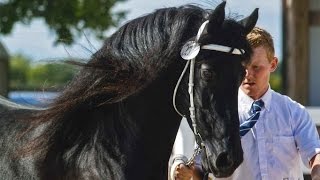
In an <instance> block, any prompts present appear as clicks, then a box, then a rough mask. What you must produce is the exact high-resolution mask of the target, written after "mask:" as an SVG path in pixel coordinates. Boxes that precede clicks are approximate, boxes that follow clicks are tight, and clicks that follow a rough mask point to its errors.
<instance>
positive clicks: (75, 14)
mask: <svg viewBox="0 0 320 180" xmlns="http://www.w3.org/2000/svg"><path fill="white" fill-rule="evenodd" d="M123 1H126V0H32V1H23V0H6V1H4V2H3V1H2V2H0V33H1V34H9V33H10V32H11V31H12V28H13V26H14V24H15V23H17V22H22V23H24V24H29V23H30V22H31V21H32V19H34V18H43V19H44V21H45V22H46V24H47V25H48V27H49V28H50V29H51V30H53V31H54V32H55V33H56V34H57V39H56V43H64V44H72V43H73V42H74V38H75V37H77V36H79V35H80V34H81V33H82V32H83V31H84V30H91V31H93V32H94V34H95V35H96V36H97V37H99V38H103V32H105V30H107V29H108V28H109V27H112V26H117V25H118V23H119V22H120V20H122V19H123V18H124V17H125V13H126V12H125V11H117V12H113V11H112V7H113V6H114V5H115V4H116V3H117V2H123Z"/></svg>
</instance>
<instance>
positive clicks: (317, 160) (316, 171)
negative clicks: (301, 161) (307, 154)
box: [310, 154, 320, 180]
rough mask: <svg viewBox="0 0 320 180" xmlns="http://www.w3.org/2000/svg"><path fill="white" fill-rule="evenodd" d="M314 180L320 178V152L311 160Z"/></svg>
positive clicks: (319, 179)
mask: <svg viewBox="0 0 320 180" xmlns="http://www.w3.org/2000/svg"><path fill="white" fill-rule="evenodd" d="M310 166H311V178H312V180H320V154H316V155H315V156H313V158H311V160H310Z"/></svg>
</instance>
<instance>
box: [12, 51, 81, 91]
mask: <svg viewBox="0 0 320 180" xmlns="http://www.w3.org/2000/svg"><path fill="white" fill-rule="evenodd" d="M30 62H31V61H30V60H29V59H27V58H25V57H23V56H21V55H15V56H13V57H11V60H10V73H9V74H10V77H9V79H10V81H9V84H10V89H11V90H58V89H61V88H62V87H63V86H65V85H66V84H67V83H68V82H69V81H70V80H71V79H72V78H73V76H74V75H75V73H76V72H77V70H78V69H77V68H76V67H75V66H73V65H70V64H65V63H37V64H32V63H30Z"/></svg>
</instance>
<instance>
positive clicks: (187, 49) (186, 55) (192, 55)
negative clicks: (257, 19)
mask: <svg viewBox="0 0 320 180" xmlns="http://www.w3.org/2000/svg"><path fill="white" fill-rule="evenodd" d="M208 23H209V20H207V21H205V22H204V23H202V25H201V26H200V28H199V30H198V33H197V36H196V38H195V41H188V42H187V43H186V44H185V45H184V46H183V47H182V49H181V52H180V55H181V57H182V58H183V59H184V60H187V63H186V65H185V67H184V69H183V71H182V73H181V75H180V77H179V79H178V82H177V84H176V87H175V89H174V93H173V107H174V109H175V110H176V112H177V113H178V114H179V115H180V116H182V117H186V115H184V114H182V113H180V111H179V110H178V109H177V106H176V100H175V99H176V94H177V90H178V87H179V85H180V82H181V80H182V78H183V76H184V74H185V72H186V70H187V68H188V66H189V64H190V73H189V83H188V92H189V97H190V107H189V111H190V118H191V121H192V127H193V133H194V136H195V139H196V142H197V144H198V147H197V149H196V150H195V152H194V154H193V157H192V158H191V159H190V160H189V161H188V162H192V160H193V158H194V157H195V156H196V155H197V154H198V153H199V152H200V147H201V148H202V147H204V143H203V140H202V138H201V135H200V134H199V132H198V130H197V124H196V116H195V107H194V99H193V97H194V96H193V87H194V65H195V59H196V57H197V55H198V54H199V52H200V50H201V49H206V50H213V51H219V52H225V53H230V54H235V55H242V54H244V53H245V50H243V49H238V48H232V47H228V46H223V45H219V44H206V45H202V46H201V45H200V44H199V42H198V41H199V39H200V36H201V35H202V33H203V31H204V29H205V27H206V25H207V24H208ZM187 164H188V163H187Z"/></svg>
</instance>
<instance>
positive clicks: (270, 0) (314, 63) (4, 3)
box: [0, 0, 320, 179]
mask: <svg viewBox="0 0 320 180" xmlns="http://www.w3.org/2000/svg"><path fill="white" fill-rule="evenodd" d="M187 3H191V4H199V5H201V6H203V7H207V8H212V7H215V6H216V5H217V4H219V3H221V0H210V1H209V0H170V1H169V0H156V1H150V0H90V1H89V0H87V1H86V0H68V1H66V0H54V1H52V0H30V1H21V0H0V95H2V96H5V97H9V98H10V99H11V100H12V101H15V102H18V103H21V104H28V105H34V106H45V105H46V103H48V102H49V101H48V100H50V99H53V98H54V97H55V96H57V95H58V93H59V90H61V89H62V88H63V87H64V86H65V85H66V83H68V82H69V81H70V80H71V79H72V77H73V76H74V74H75V73H77V71H78V69H77V68H76V67H74V66H70V65H66V64H64V63H61V62H62V61H66V60H88V59H89V58H90V56H91V55H92V54H93V53H94V52H95V51H97V50H98V49H99V48H100V46H101V44H102V43H103V39H105V38H106V37H108V36H109V35H110V34H112V33H113V32H114V31H115V30H116V29H118V28H119V27H120V26H121V25H123V24H124V23H126V22H128V21H129V20H131V19H134V18H137V17H139V16H142V15H145V14H147V13H151V12H153V11H154V10H155V9H159V8H164V7H171V6H180V5H183V4H187ZM254 8H259V19H258V23H257V26H260V27H262V28H264V29H266V30H267V31H269V32H270V33H271V35H272V36H273V38H274V44H275V50H276V56H278V58H279V60H280V66H279V67H278V69H277V71H276V72H274V73H273V74H272V77H271V86H272V88H273V89H275V90H276V91H278V92H280V93H283V94H286V95H288V96H290V97H291V98H292V99H294V100H296V101H298V102H300V103H301V104H303V105H305V106H307V109H308V111H309V112H310V114H311V116H312V118H313V119H314V120H315V123H316V124H317V127H318V131H319V130H320V93H319V92H320V82H319V79H320V70H319V69H320V60H319V57H320V51H319V48H318V47H319V46H320V1H319V0H301V1H298V0H267V1H266V0H227V7H226V14H227V16H231V17H234V18H236V19H242V18H244V17H246V16H248V15H249V14H250V13H251V12H252V11H253V10H254ZM318 68H319V69H318ZM304 172H305V173H306V174H308V173H309V171H308V170H306V169H304ZM305 179H310V176H308V175H305Z"/></svg>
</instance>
